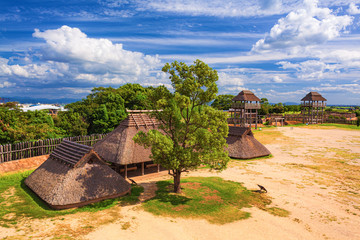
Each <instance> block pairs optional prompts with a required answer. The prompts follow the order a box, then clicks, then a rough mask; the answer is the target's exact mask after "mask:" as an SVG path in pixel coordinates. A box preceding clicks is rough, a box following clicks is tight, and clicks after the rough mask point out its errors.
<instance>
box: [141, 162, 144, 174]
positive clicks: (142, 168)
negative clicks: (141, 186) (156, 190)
mask: <svg viewBox="0 0 360 240" xmlns="http://www.w3.org/2000/svg"><path fill="white" fill-rule="evenodd" d="M144 165H145V163H143V162H142V163H141V175H144Z"/></svg>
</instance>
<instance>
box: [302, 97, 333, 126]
mask: <svg viewBox="0 0 360 240" xmlns="http://www.w3.org/2000/svg"><path fill="white" fill-rule="evenodd" d="M301 101H302V103H301V114H302V116H303V123H307V124H317V123H323V122H324V109H325V107H326V101H327V100H326V98H324V97H323V96H321V94H320V93H318V92H309V93H308V94H307V95H306V96H305V97H303V99H301Z"/></svg>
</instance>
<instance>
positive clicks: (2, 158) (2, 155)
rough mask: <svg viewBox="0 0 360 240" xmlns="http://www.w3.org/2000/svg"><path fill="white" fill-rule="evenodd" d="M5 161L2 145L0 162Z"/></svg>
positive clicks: (0, 147)
mask: <svg viewBox="0 0 360 240" xmlns="http://www.w3.org/2000/svg"><path fill="white" fill-rule="evenodd" d="M2 162H4V153H3V146H2V145H0V163H2Z"/></svg>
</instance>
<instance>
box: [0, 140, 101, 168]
mask: <svg viewBox="0 0 360 240" xmlns="http://www.w3.org/2000/svg"><path fill="white" fill-rule="evenodd" d="M105 136H106V134H94V135H89V136H76V137H66V138H53V139H45V140H38V141H35V142H19V143H14V144H5V145H0V163H2V162H8V161H13V160H18V159H22V158H30V157H36V156H41V155H47V154H50V153H51V151H52V150H54V149H55V148H56V146H57V145H59V144H60V143H61V142H62V141H63V140H69V141H73V142H77V143H80V144H84V145H88V146H92V145H94V144H95V143H96V142H97V141H99V140H101V139H103V138H104V137H105Z"/></svg>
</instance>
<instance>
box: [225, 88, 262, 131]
mask: <svg viewBox="0 0 360 240" xmlns="http://www.w3.org/2000/svg"><path fill="white" fill-rule="evenodd" d="M232 101H233V103H232V105H231V109H229V112H230V114H231V120H232V121H230V123H233V124H234V126H236V125H237V124H238V125H239V126H240V127H250V128H251V125H252V124H255V128H257V118H258V109H260V108H261V105H260V99H259V98H258V97H257V96H255V94H254V93H252V92H251V91H249V90H243V91H241V92H240V93H239V94H238V95H237V96H236V97H234V98H233V99H232Z"/></svg>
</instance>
